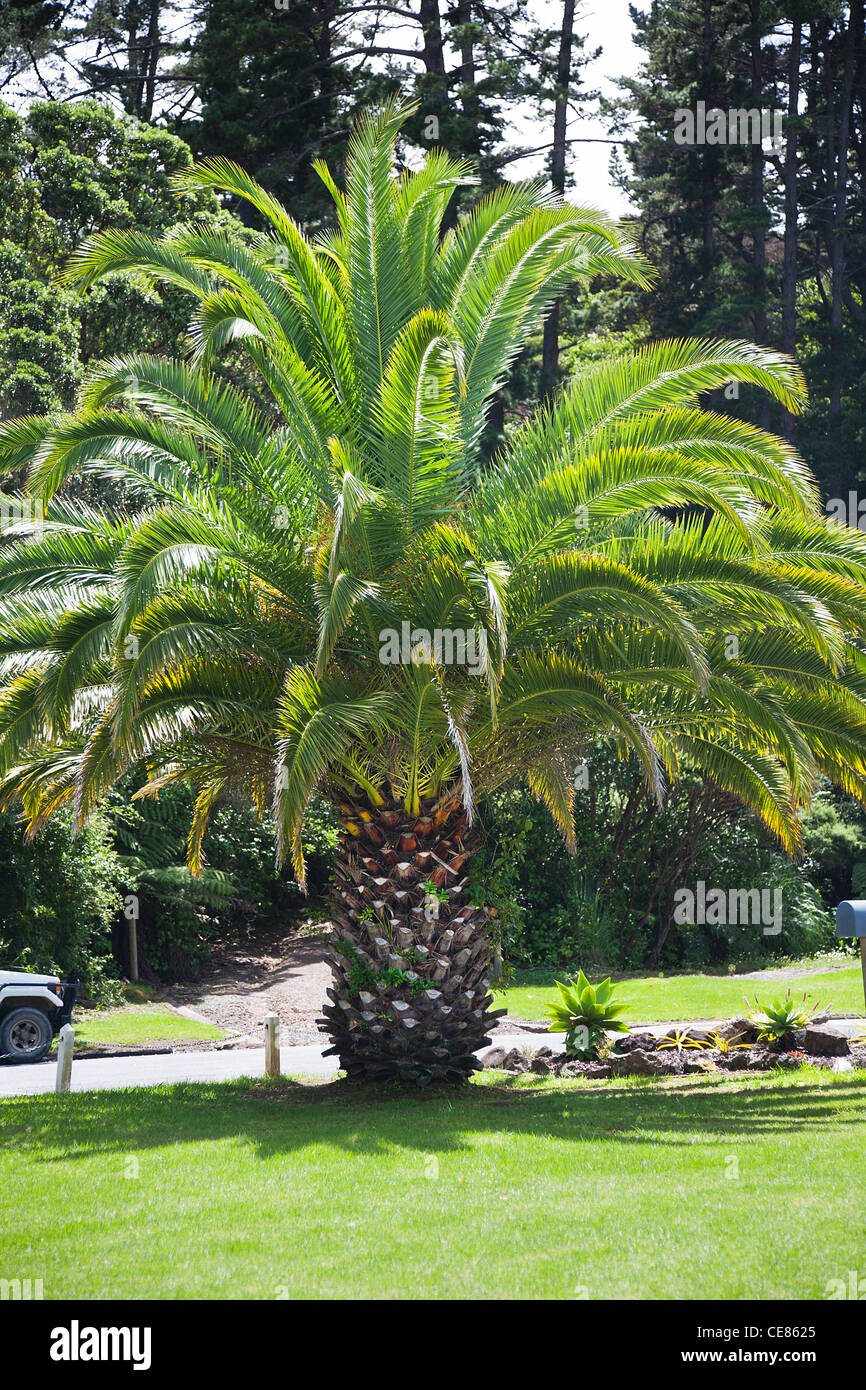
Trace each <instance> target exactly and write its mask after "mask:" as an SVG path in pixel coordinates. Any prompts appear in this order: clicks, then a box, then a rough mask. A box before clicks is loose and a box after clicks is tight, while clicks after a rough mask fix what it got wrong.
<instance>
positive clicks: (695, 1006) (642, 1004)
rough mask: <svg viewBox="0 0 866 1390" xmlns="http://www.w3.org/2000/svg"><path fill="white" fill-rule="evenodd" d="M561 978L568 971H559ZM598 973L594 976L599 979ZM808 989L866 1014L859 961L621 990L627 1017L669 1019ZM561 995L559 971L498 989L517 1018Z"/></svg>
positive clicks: (653, 981) (655, 979)
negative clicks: (776, 974)
mask: <svg viewBox="0 0 866 1390" xmlns="http://www.w3.org/2000/svg"><path fill="white" fill-rule="evenodd" d="M555 977H556V978H557V979H560V980H564V979H567V978H568V974H567V972H562V971H560V972H556V975H555ZM595 978H596V977H595V976H593V979H595ZM789 987H790V989H791V993H792V994H794V995H795V996H797V997H800V996H801V995H802V994H803V992H804V991H805V993H806V995H807V998H808V999H809V1001H810V1002H817V1003H820V1004H823V1005H825V1006H826V1007H827V1008H829V1009H830V1011H831V1013H836V1014H862V1013H863V975H862V972H861V970H860V967H859V965H858V966H855V967H852V968H851V969H845V970H828V971H826V972H824V973H822V974H820V975H804V976H801V977H799V978H798V979H795V980H785V979H782V978H775V979H769V980H747V979H743V978H741V977H738V976H736V975H728V976H726V975H648V976H645V977H643V978H641V979H630V980H623V981H622V982H621V983H620V985H619V987H618V991H617V996H618V998H621V999H622V1001H623V1002H624V1003H626V1004H627V1005H628V1008H627V1010H626V1012H625V1013H624V1014H623V1015H622V1017H623V1018H624V1019H625V1020H626V1022H641V1023H653V1022H658V1021H661V1020H665V1019H689V1018H727V1017H729V1016H730V1015H731V1014H738V1013H743V1012H744V1011H745V1009H746V997H748V999H749V1001H750V1005H751V1007H752V1008H754V999H755V995H756V994H757V996H758V998H759V999H760V1000H762V1001H763V1000H765V999H775V998H777V997H779V996H780V995H784V993H785V991H786V990H787V989H788V988H789ZM556 997H558V991H557V990H556V987H555V985H554V972H551V971H545V972H541V971H538V972H532V973H529V972H527V973H525V974H523V975H522V976H518V979H517V982H516V984H515V986H514V987H513V988H511V989H507V990H505V991H504V992H502V993H501V994H497V997H496V1002H497V1006H498V1007H502V1006H503V1005H504V1006H505V1007H507V1009H508V1012H509V1013H510V1014H512V1015H513V1016H514V1017H515V1018H530V1019H535V1018H538V1019H543V1018H546V1017H547V1014H546V1013H545V1006H546V1005H547V1004H549V1003H551V1002H552V1001H553V999H554V998H556Z"/></svg>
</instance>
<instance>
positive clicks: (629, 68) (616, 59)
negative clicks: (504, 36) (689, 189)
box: [508, 0, 649, 217]
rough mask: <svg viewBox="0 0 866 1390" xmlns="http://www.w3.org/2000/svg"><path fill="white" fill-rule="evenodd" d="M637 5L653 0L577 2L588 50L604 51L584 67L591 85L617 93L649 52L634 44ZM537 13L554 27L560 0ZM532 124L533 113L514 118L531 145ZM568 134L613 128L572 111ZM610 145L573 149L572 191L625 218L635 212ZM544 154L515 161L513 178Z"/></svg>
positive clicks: (600, 134) (583, 136)
mask: <svg viewBox="0 0 866 1390" xmlns="http://www.w3.org/2000/svg"><path fill="white" fill-rule="evenodd" d="M630 2H631V3H633V4H634V7H635V8H636V9H638V10H648V9H649V0H583V3H582V4H579V5H578V10H577V15H576V18H575V25H574V28H575V33H577V34H585V35H586V43H585V45H584V48H585V51H586V52H588V53H591V52H593V50H594V49H596V48H599V47H600V48H601V49H602V53H601V55H600V57H599V58H598V59H596V61H595V62H593V63H590V64H588V65H587V67H586V68H585V69H583V85H584V86H585V87H587V88H588V89H590V90H593V89H598V90H600V91H601V92H602V93H603V95H604V96H614V95H615V94H616V91H617V88H616V79H617V78H618V77H626V76H632V75H633V74H634V73H636V72H637V69H638V67H639V65H640V62H641V60H642V59H643V58H644V57H645V55H644V53H643V52H642V50H641V49H639V48H636V47H635V45H634V44H633V43H632V23H631V17H630V15H629V3H630ZM533 9H534V12H535V13H536V15H537V16H538V17H539V18H540V19H545V20H546V21H547V23H549V24H550V25H551V26H552V25H553V24H555V23H556V22H557V20H558V18H559V15H560V14H561V10H562V7H561V2H560V0H535V4H534V6H533ZM532 130H533V123H532V120H531V118H530V117H529V116H528V113H527V116H525V117H523V118H522V119H518V120H516V121H515V123H514V126H513V131H514V137H515V143H517V142H518V141H520V142H523V143H526V144H532V143H533V141H532ZM568 134H569V136H570V137H571V138H574V137H575V136H578V137H579V138H580V140H581V141H584V140H586V141H591V140H593V139H599V138H608V139H609V138H610V136H611V132H610V131H609V130H608V129H607V127H606V125H605V124H604V122H603V121H602V120H601V119H600V118H599V117H598V116H592V115H587V116H586V117H585V118H582V119H578V118H577V117H575V116H572V118H571V120H570V121H569V128H568ZM611 150H612V146H611V145H606V144H592V143H586V144H584V143H579V144H574V145H572V146H571V148H570V152H569V169H570V172H571V174H572V176H573V178H574V187H573V189H571V190H570V191H569V193H568V198H569V201H571V202H575V203H581V204H583V205H584V206H587V207H597V208H600V209H601V210H602V211H603V212H607V213H611V214H612V215H613V216H615V217H623V216H625V214H626V213H628V212H630V211H633V209H631V208H630V207H629V203H628V200H627V199H626V198H625V197H624V195H623V194H622V193H621V191H620V190H619V189H618V188H615V187H614V185H613V184H612V182H611V178H610V173H609V161H610V156H611ZM541 164H542V157H536V158H529V159H525V160H520V161H515V163H514V164H512V165H510V166H509V170H508V177H509V178H525V177H529V176H531V175H533V174H537V173H539V172H540V171H541Z"/></svg>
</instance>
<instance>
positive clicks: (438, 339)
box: [0, 104, 866, 1081]
mask: <svg viewBox="0 0 866 1390" xmlns="http://www.w3.org/2000/svg"><path fill="white" fill-rule="evenodd" d="M405 114H406V112H405V110H404V109H401V108H400V107H399V106H398V105H396V104H390V105H385V106H384V107H383V108H382V109H380V110H377V111H374V112H370V113H369V114H368V115H367V116H365V117H364V118H363V119H362V120H361V121H360V122H359V123H358V125H357V127H356V129H355V132H354V134H353V137H352V139H351V143H350V147H349V151H348V158H347V164H346V169H345V180H344V186H343V187H342V188H340V187H338V186H337V183H336V182H335V180H334V178H333V176H332V175H331V173H330V172H329V171H328V170H327V168H326V167H325V166H324V165H319V166H318V169H319V173H320V175H321V177H322V178H323V180H324V181H325V183H326V185H327V187H328V188H329V190H330V192H331V194H332V197H333V201H334V219H335V225H334V229H333V230H332V231H330V232H328V233H326V234H323V235H322V236H320V237H318V238H317V239H310V238H309V237H307V236H305V235H304V233H303V231H302V230H301V229H300V228H299V227H298V226H297V225H296V223H295V222H294V221H293V220H292V218H291V216H290V215H289V213H288V212H287V210H286V209H285V208H284V207H283V206H282V205H281V204H280V203H279V202H278V201H277V200H276V199H275V198H273V197H272V195H271V194H269V193H267V192H266V191H265V190H263V189H262V188H261V187H259V186H258V185H257V184H256V183H255V182H254V181H253V180H252V179H250V178H249V177H248V176H247V175H246V174H245V173H244V172H243V171H242V170H240V169H239V168H237V167H236V166H235V165H233V164H230V163H228V162H227V161H225V160H221V159H216V160H210V161H207V162H205V163H204V164H201V165H199V166H197V167H196V168H194V169H192V170H190V171H187V172H185V173H184V174H183V175H181V176H180V177H179V178H178V180H177V184H178V188H179V190H181V191H182V190H184V189H189V188H208V189H212V190H217V191H221V192H225V193H228V194H230V195H231V196H232V197H234V198H237V199H245V200H246V201H247V202H248V203H249V204H250V205H251V206H252V208H253V209H254V211H255V213H256V215H257V217H258V219H259V221H260V222H261V223H262V225H263V226H264V228H265V230H263V231H260V232H258V233H250V234H249V235H248V236H246V237H245V238H244V239H242V240H239V239H237V238H236V237H234V236H233V235H232V234H231V232H229V231H227V230H226V229H225V228H224V227H222V226H216V225H214V224H213V223H210V222H208V221H207V220H199V221H196V222H193V223H191V224H189V225H184V226H181V227H179V228H175V229H173V230H172V231H171V232H170V233H169V234H167V235H166V236H165V237H164V238H162V239H160V240H154V239H153V238H150V237H148V236H145V235H143V234H142V233H139V232H137V231H129V230H127V231H121V232H111V233H103V234H100V235H98V236H95V237H93V238H91V239H90V240H89V241H88V242H87V243H85V245H84V246H83V247H82V248H81V250H80V251H79V252H78V254H77V255H76V256H75V258H74V260H73V262H72V264H71V266H70V268H69V270H68V273H67V277H66V278H67V280H68V282H69V283H70V284H73V285H76V286H78V287H80V288H81V289H86V288H87V287H88V286H90V285H93V284H94V283H95V282H97V281H98V280H100V278H101V277H103V276H105V275H109V274H111V273H112V272H115V271H118V270H122V269H127V270H134V271H136V272H138V273H139V274H141V275H142V276H144V277H147V278H148V279H149V280H150V281H152V282H154V283H170V284H173V285H176V286H180V287H182V288H183V289H184V290H186V291H187V292H188V294H189V296H190V299H191V303H192V306H193V309H192V320H191V328H190V334H191V344H192V347H191V351H190V355H189V357H188V359H186V360H183V361H179V360H168V359H164V358H157V357H151V356H147V355H143V354H138V355H134V356H130V357H124V358H115V359H112V360H110V361H108V362H106V363H104V364H102V365H101V366H99V367H97V368H96V369H95V370H93V371H91V373H90V375H89V377H88V379H87V381H86V382H85V384H84V386H83V389H82V392H81V397H80V401H79V403H78V407H77V409H76V411H75V412H74V413H72V414H69V415H62V416H55V417H52V418H29V417H28V418H24V419H20V420H16V421H13V422H10V423H7V424H6V425H5V426H3V427H2V428H0V466H2V467H3V468H5V469H6V470H7V472H21V471H23V470H26V488H27V491H28V495H29V496H30V497H35V498H39V499H41V501H42V503H43V504H44V514H45V520H44V524H43V525H42V526H41V527H34V526H32V525H28V524H27V523H25V522H23V521H22V523H21V525H20V526H19V527H18V528H17V529H14V528H13V530H12V531H11V532H9V533H7V537H6V542H7V543H6V544H5V545H4V546H3V548H2V550H0V624H2V633H3V636H2V641H0V662H2V666H0V796H2V799H3V804H6V805H10V804H12V803H14V802H16V801H20V802H21V803H23V807H24V812H25V815H26V817H27V820H28V824H29V827H30V831H31V832H32V833H35V832H36V831H38V829H39V828H40V827H41V826H42V825H43V824H44V822H45V820H46V818H47V817H49V816H50V815H51V814H52V813H53V812H54V811H55V810H56V808H57V807H59V806H61V805H63V804H64V803H66V802H72V803H73V805H74V810H75V815H76V817H77V818H78V820H79V821H83V820H84V819H85V818H86V817H87V815H88V813H89V812H90V810H91V808H92V807H93V806H94V805H95V804H96V803H97V802H98V801H99V799H100V798H101V797H103V796H104V794H105V793H106V791H107V789H108V788H110V787H112V786H113V785H114V784H115V783H116V782H117V780H118V778H120V777H121V775H123V774H124V773H125V772H127V771H129V770H132V771H133V772H134V771H136V770H137V771H138V772H139V773H140V777H141V788H140V791H139V792H138V793H137V794H138V795H140V796H158V795H159V792H160V789H161V788H163V787H165V786H167V785H169V784H171V783H172V782H176V781H186V782H188V783H190V784H191V785H192V786H193V787H194V789H195V792H196V806H195V814H194V819H193V823H192V826H191V829H190V836H189V845H188V855H189V863H190V865H191V866H192V868H193V869H194V870H198V869H199V868H200V867H201V858H202V852H201V845H202V836H203V833H204V829H205V826H206V824H207V820H208V816H209V814H210V812H211V810H212V808H213V806H214V805H215V804H216V802H217V801H218V800H219V799H220V798H222V797H225V796H228V795H235V796H244V797H247V798H249V800H250V801H251V802H252V803H253V804H254V805H255V806H256V807H257V809H258V810H259V812H260V814H261V815H262V816H266V815H273V817H274V818H275V822H276V826H277V831H278V837H279V845H280V853H281V854H282V855H286V856H288V857H289V858H290V859H291V862H292V864H293V866H294V869H295V872H296V874H297V876H298V879H299V880H300V882H301V883H302V884H303V882H304V863H303V853H302V847H301V823H302V818H303V815H304V810H305V807H306V806H307V804H308V802H309V799H310V797H311V796H312V795H313V794H314V793H317V794H320V795H322V796H325V797H327V798H329V799H330V800H331V802H332V803H333V804H334V805H335V806H336V807H337V808H338V811H339V814H340V816H341V818H342V825H343V832H342V837H341V849H340V853H339V856H338V861H337V867H336V878H337V889H336V894H335V900H334V906H333V921H334V924H335V931H336V944H335V949H334V951H333V968H334V984H333V988H332V989H331V990H330V992H329V994H330V1000H329V1003H328V1005H327V1006H326V1008H325V1010H324V1014H325V1022H326V1026H327V1028H328V1030H329V1031H330V1035H331V1038H332V1042H333V1048H332V1050H333V1051H334V1052H335V1053H337V1054H338V1055H339V1058H340V1062H341V1065H342V1066H343V1067H344V1068H345V1070H346V1071H347V1072H348V1074H349V1075H350V1076H352V1077H360V1078H373V1079H377V1078H388V1077H393V1076H395V1075H396V1076H402V1077H407V1078H414V1079H416V1080H419V1081H425V1080H429V1079H432V1078H447V1079H459V1078H464V1077H466V1076H467V1075H468V1074H469V1073H470V1072H471V1070H472V1069H473V1068H474V1067H475V1065H476V1063H475V1061H474V1055H473V1054H474V1053H475V1052H476V1050H477V1049H478V1048H479V1047H480V1046H481V1045H482V1044H483V1043H484V1042H485V1040H486V1039H487V1030H488V1028H489V1025H490V1022H491V1019H492V1017H493V1013H492V1012H491V1005H492V1002H493V1001H492V996H491V995H490V993H489V990H488V979H489V975H488V970H489V957H490V947H489V940H488V928H487V918H486V914H485V911H484V908H483V905H479V904H477V903H475V902H474V901H473V900H472V897H471V894H470V890H469V887H468V881H467V873H468V870H469V868H470V865H471V860H472V855H473V853H474V851H475V849H476V846H477V844H478V840H479V828H478V820H477V816H476V814H475V805H476V801H477V798H478V797H479V796H480V795H484V794H488V793H490V792H491V791H492V790H494V789H495V788H496V787H498V786H501V785H503V784H505V783H506V782H508V781H509V780H511V779H514V778H516V777H526V778H527V779H528V782H529V785H530V787H531V789H532V791H533V793H534V795H535V796H536V797H537V798H538V799H539V800H541V801H542V802H544V803H545V804H546V805H547V806H548V807H549V808H550V811H551V813H552V814H553V816H554V818H555V820H556V821H557V823H558V824H559V826H560V827H561V829H562V832H563V834H564V836H565V838H566V841H567V842H568V843H569V844H570V845H573V843H574V831H573V819H572V806H573V796H574V787H573V769H574V766H575V763H576V762H577V761H579V760H584V759H586V758H587V756H588V755H589V754H590V753H591V750H592V749H593V747H595V746H597V745H601V744H603V743H608V744H611V745H612V746H614V747H615V748H616V749H617V750H618V753H619V754H620V756H622V757H623V758H629V759H633V760H634V761H635V762H636V763H637V764H638V765H639V766H640V767H641V768H642V770H643V775H644V776H645V778H646V780H647V783H648V784H649V786H650V787H651V788H652V789H653V791H654V793H655V794H656V795H658V796H660V795H661V794H662V792H663V788H664V785H665V782H666V781H670V780H675V779H676V778H678V777H679V776H680V775H681V773H682V771H683V770H685V769H688V770H695V771H697V772H698V773H699V774H701V775H704V776H706V777H709V778H711V779H712V781H713V782H714V783H715V784H716V785H717V786H718V787H720V788H722V789H724V790H726V791H729V792H732V793H733V794H735V795H736V796H737V797H739V798H740V799H741V800H742V801H743V802H744V803H745V804H746V805H748V806H749V807H751V808H752V809H753V810H754V812H755V814H756V815H757V816H758V817H759V818H760V819H761V820H762V821H763V822H764V823H765V824H766V825H767V826H768V827H770V829H771V830H772V831H773V832H774V834H775V835H776V836H777V837H778V839H779V841H780V842H781V843H782V844H783V845H784V846H785V847H786V848H787V849H788V850H789V851H791V852H794V853H795V852H797V849H798V847H799V844H800V827H799V818H798V809H799V808H800V807H801V806H802V805H803V804H804V803H805V802H806V801H807V800H808V796H809V792H810V789H811V787H812V786H813V785H814V783H815V782H816V780H817V778H818V776H819V774H824V775H826V776H828V777H830V778H832V779H834V780H835V781H837V782H838V783H840V784H841V785H842V786H844V787H845V788H846V790H848V791H849V792H852V793H854V794H856V795H858V796H862V795H863V792H864V774H866V737H864V734H866V718H864V712H866V703H864V701H866V675H864V660H866V656H864V650H863V645H862V639H863V631H862V625H863V604H862V592H863V583H864V580H866V537H864V536H862V535H860V534H859V533H857V532H848V531H844V530H842V529H839V528H832V527H830V526H829V525H828V524H827V522H826V520H825V519H824V517H823V515H822V513H821V510H820V504H819V498H818V493H817V490H816V486H815V483H814V481H813V479H812V478H811V476H810V474H809V472H808V470H807V469H806V467H805V466H804V464H803V463H802V461H801V460H800V458H799V457H798V455H797V454H796V452H795V451H794V450H793V449H792V448H791V446H790V445H789V444H787V443H786V442H785V441H784V440H781V439H778V438H776V437H774V436H772V435H770V434H767V433H765V432H762V431H761V430H758V429H756V428H754V427H752V426H750V425H747V424H745V423H743V422H742V421H739V420H734V419H732V418H730V417H727V416H725V415H721V414H717V413H714V412H713V411H710V410H706V409H702V408H701V407H700V404H699V398H700V397H702V396H703V394H704V393H706V392H709V391H711V390H713V389H714V388H717V387H720V386H722V385H723V384H724V383H726V382H727V381H729V380H730V379H731V378H732V377H735V378H737V379H738V380H739V381H742V382H743V383H748V384H751V385H752V386H754V387H756V388H762V389H764V390H765V391H767V392H769V393H770V394H771V395H772V396H773V397H774V398H775V399H776V400H778V401H779V402H781V403H782V404H783V405H784V406H785V407H786V408H788V409H789V410H791V411H796V410H797V409H798V408H799V405H800V403H801V401H802V400H803V394H804V393H803V384H802V379H801V374H800V372H799V370H798V368H797V367H796V365H795V364H794V363H792V362H791V361H790V360H788V359H787V358H785V357H782V356H780V355H779V354H777V353H774V352H771V351H769V350H768V349H765V348H759V347H754V346H751V345H749V344H744V343H737V342H706V341H684V342H665V343H661V344H658V345H655V346H652V347H648V348H645V349H643V350H641V351H640V352H637V353H635V354H634V355H632V356H630V357H625V358H618V359H617V360H615V361H612V362H607V363H604V364H602V365H600V366H598V367H595V368H594V369H593V370H591V371H589V372H587V373H586V374H584V375H582V376H581V377H579V378H577V379H575V380H574V381H572V382H571V383H569V384H568V385H567V387H566V388H565V390H564V391H563V392H562V394H561V395H560V396H559V397H558V399H557V400H555V401H554V402H553V403H552V404H550V405H549V406H547V407H546V408H545V409H544V410H542V411H541V412H540V413H539V414H538V415H537V416H536V417H535V418H534V419H530V420H527V421H526V422H525V423H523V424H521V425H520V426H519V427H517V428H515V429H514V430H513V432H512V433H511V434H510V435H509V436H508V438H507V439H506V441H505V443H504V444H503V446H502V448H501V449H500V451H499V452H498V453H497V454H496V456H495V457H494V458H492V459H488V458H486V457H485V454H484V444H483V438H482V436H483V434H484V428H485V422H486V419H487V414H488V411H489V408H490V404H491V401H492V400H493V399H494V397H495V396H496V393H497V392H498V391H499V390H500V388H501V386H502V383H503V382H504V381H505V380H506V378H507V375H508V372H509V368H510V366H511V364H512V363H513V361H514V359H515V357H516V356H517V354H518V353H519V352H520V350H521V349H522V348H523V346H524V345H525V344H526V342H527V340H528V339H529V337H530V336H531V335H532V334H533V333H535V332H537V330H538V329H539V326H540V325H541V323H542V322H543V320H544V316H545V314H546V312H547V310H548V308H549V306H550V304H551V303H552V301H553V300H554V299H556V298H557V297H558V296H559V295H560V294H561V293H562V292H563V290H564V289H565V287H566V286H567V285H568V284H570V283H571V282H572V281H574V280H581V279H583V280H586V279H588V278H591V277H592V276H594V275H596V274H598V273H601V272H603V273H606V274H616V275H620V276H623V277H625V278H627V279H630V280H631V281H633V282H635V283H637V284H639V285H644V284H646V283H647V281H648V271H647V268H646V266H645V265H644V263H643V261H642V260H641V258H640V257H639V256H638V255H636V254H635V252H634V251H633V250H632V248H631V247H630V246H629V244H628V243H627V241H626V240H625V239H624V237H623V236H622V234H621V233H620V232H619V230H618V229H617V228H616V227H615V226H614V225H613V224H612V223H610V222H609V221H608V220H607V219H606V218H605V217H603V216H602V215H601V214H599V213H596V212H593V211H590V210H587V209H582V208H577V207H573V206H570V205H566V204H563V203H562V202H561V201H558V200H556V199H554V198H552V197H551V196H550V195H549V194H548V193H547V192H545V191H544V189H543V188H541V187H540V186H539V185H537V184H516V185H507V186H504V187H502V188H500V189H498V190H496V191H494V192H493V193H491V194H489V195H488V196H487V197H484V198H482V199H481V200H480V201H479V202H478V204H477V206H476V207H475V208H474V209H473V210H472V211H471V212H469V213H468V214H466V215H465V216H462V217H461V218H460V219H459V221H458V222H457V225H456V226H454V227H452V228H451V229H450V230H448V231H447V232H445V233H444V234H443V230H442V222H443V217H444V214H445V210H446V207H447V205H448V202H449V199H450V198H451V196H452V194H453V192H454V190H455V188H456V187H457V186H458V185H461V184H468V183H471V182H472V178H473V176H472V174H471V171H470V169H469V168H468V167H467V166H466V165H465V164H463V163H461V162H455V161H453V160H451V159H450V158H448V156H447V155H445V154H444V153H441V152H435V153H432V154H430V155H428V157H427V159H426V161H425V162H424V164H423V166H422V167H421V168H420V169H419V170H418V171H417V172H415V173H402V174H400V175H399V177H397V176H395V174H394V172H393V166H394V147H395V141H396V140H397V138H398V132H399V127H400V123H401V121H402V120H403V119H404V117H405ZM227 357H229V358H230V361H227V360H226V359H227ZM81 479H85V480H87V479H95V480H97V481H96V486H97V487H100V486H102V485H103V484H104V483H105V482H108V483H110V484H111V489H110V495H113V496H118V495H120V496H122V497H124V498H125V501H124V505H123V506H119V507H117V508H115V509H112V508H110V507H101V508H97V507H94V506H91V505H86V504H85V503H83V502H82V501H80V500H76V498H75V495H74V494H71V493H70V490H69V486H68V484H69V483H70V482H72V481H73V480H81ZM79 492H80V489H79ZM430 884H433V885H434V886H435V887H436V889H437V890H439V893H438V895H435V905H434V903H433V900H432V899H431V896H430V888H429V885H430ZM442 896H444V898H445V901H440V898H441V897H442Z"/></svg>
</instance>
